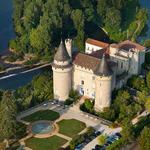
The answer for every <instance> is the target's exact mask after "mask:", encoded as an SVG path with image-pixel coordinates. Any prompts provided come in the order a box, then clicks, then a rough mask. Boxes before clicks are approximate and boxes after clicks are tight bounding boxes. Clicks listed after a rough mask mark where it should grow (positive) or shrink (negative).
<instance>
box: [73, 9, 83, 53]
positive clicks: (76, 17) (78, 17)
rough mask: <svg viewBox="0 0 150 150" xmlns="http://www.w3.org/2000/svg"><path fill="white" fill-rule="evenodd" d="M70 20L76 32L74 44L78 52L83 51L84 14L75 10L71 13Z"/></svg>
mask: <svg viewBox="0 0 150 150" xmlns="http://www.w3.org/2000/svg"><path fill="white" fill-rule="evenodd" d="M71 17H72V20H73V22H74V26H75V28H76V30H77V36H76V38H75V43H76V46H77V47H78V48H80V50H82V51H83V50H84V23H85V19H84V14H83V12H82V11H81V10H80V9H76V10H74V11H72V14H71Z"/></svg>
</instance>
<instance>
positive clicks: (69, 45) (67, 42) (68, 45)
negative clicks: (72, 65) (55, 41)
mask: <svg viewBox="0 0 150 150" xmlns="http://www.w3.org/2000/svg"><path fill="white" fill-rule="evenodd" d="M65 45H66V49H67V52H68V54H69V56H70V58H72V39H69V38H68V39H66V40H65Z"/></svg>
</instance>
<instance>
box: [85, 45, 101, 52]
mask: <svg viewBox="0 0 150 150" xmlns="http://www.w3.org/2000/svg"><path fill="white" fill-rule="evenodd" d="M100 49H102V47H99V46H95V45H92V44H89V43H85V53H87V54H90V53H92V52H94V51H97V50H100Z"/></svg>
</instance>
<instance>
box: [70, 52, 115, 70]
mask: <svg viewBox="0 0 150 150" xmlns="http://www.w3.org/2000/svg"><path fill="white" fill-rule="evenodd" d="M100 58H101V57H100ZM100 62H101V60H100V59H99V58H96V57H94V56H91V55H89V54H84V53H76V54H74V56H73V64H75V65H77V66H81V67H83V68H85V69H90V70H92V71H93V72H94V71H95V70H96V69H97V67H98V65H99V64H100ZM108 63H109V65H110V67H113V66H115V65H116V63H114V62H111V61H109V62H108Z"/></svg>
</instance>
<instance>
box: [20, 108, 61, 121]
mask: <svg viewBox="0 0 150 150" xmlns="http://www.w3.org/2000/svg"><path fill="white" fill-rule="evenodd" d="M59 116H60V115H59V113H58V112H55V111H52V110H42V111H37V112H35V113H33V114H31V115H29V116H26V117H24V118H23V120H25V121H28V122H34V121H38V120H50V121H54V120H56V119H57V118H59Z"/></svg>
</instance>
